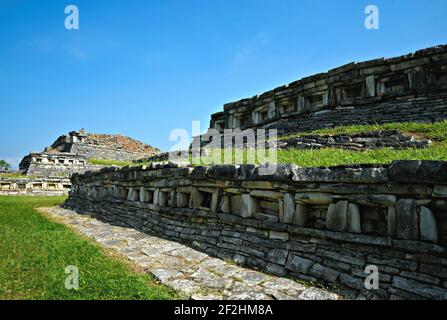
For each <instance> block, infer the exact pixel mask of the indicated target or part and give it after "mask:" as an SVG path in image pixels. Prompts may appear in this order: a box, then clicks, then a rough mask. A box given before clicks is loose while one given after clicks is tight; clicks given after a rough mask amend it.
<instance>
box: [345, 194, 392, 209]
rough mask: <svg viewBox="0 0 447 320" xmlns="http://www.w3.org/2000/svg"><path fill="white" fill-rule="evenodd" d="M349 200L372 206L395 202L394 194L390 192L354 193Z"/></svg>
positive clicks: (390, 204) (385, 205)
mask: <svg viewBox="0 0 447 320" xmlns="http://www.w3.org/2000/svg"><path fill="white" fill-rule="evenodd" d="M349 201H351V202H355V203H358V204H362V205H365V206H372V207H384V208H386V207H389V206H394V205H395V204H396V196H394V195H390V194H354V195H351V196H349Z"/></svg>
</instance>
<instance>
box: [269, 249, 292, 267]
mask: <svg viewBox="0 0 447 320" xmlns="http://www.w3.org/2000/svg"><path fill="white" fill-rule="evenodd" d="M288 254H289V252H288V251H287V250H284V249H273V250H270V251H269V252H268V253H267V260H269V261H270V262H273V263H275V264H278V265H284V264H285V263H286V259H287V255H288Z"/></svg>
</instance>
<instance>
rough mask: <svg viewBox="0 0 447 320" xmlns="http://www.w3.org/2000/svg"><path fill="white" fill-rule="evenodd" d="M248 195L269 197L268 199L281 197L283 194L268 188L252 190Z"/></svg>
mask: <svg viewBox="0 0 447 320" xmlns="http://www.w3.org/2000/svg"><path fill="white" fill-rule="evenodd" d="M250 195H251V196H253V197H259V198H270V199H276V200H279V199H282V198H283V194H282V193H281V192H276V191H269V190H252V191H251V192H250Z"/></svg>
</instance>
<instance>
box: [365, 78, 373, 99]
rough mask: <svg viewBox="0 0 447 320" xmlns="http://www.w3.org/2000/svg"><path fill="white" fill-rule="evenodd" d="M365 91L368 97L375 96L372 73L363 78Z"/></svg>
mask: <svg viewBox="0 0 447 320" xmlns="http://www.w3.org/2000/svg"><path fill="white" fill-rule="evenodd" d="M365 83H366V91H367V93H368V96H369V97H375V96H376V79H375V76H374V75H369V76H367V77H366V79H365Z"/></svg>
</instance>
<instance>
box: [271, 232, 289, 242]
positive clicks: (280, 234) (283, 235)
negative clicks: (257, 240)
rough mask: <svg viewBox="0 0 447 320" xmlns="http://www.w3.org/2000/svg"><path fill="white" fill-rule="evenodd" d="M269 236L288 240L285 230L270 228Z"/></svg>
mask: <svg viewBox="0 0 447 320" xmlns="http://www.w3.org/2000/svg"><path fill="white" fill-rule="evenodd" d="M269 238H270V239H276V240H283V241H287V240H289V234H288V233H287V232H280V231H273V230H272V231H269Z"/></svg>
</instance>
